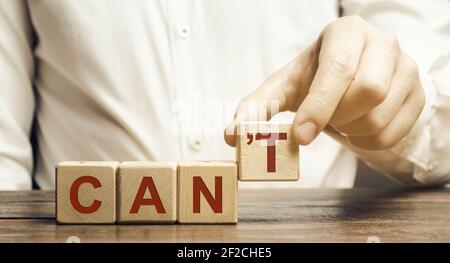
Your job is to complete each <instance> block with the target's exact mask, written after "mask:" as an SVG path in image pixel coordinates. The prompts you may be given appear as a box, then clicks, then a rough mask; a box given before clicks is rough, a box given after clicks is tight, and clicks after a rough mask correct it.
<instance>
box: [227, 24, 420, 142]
mask: <svg viewBox="0 0 450 263" xmlns="http://www.w3.org/2000/svg"><path fill="white" fill-rule="evenodd" d="M274 102H275V104H274ZM424 103H425V95H424V92H423V90H422V86H421V83H420V78H419V74H418V68H417V65H416V63H415V62H414V61H413V60H412V59H411V58H409V57H408V56H407V55H406V54H405V53H404V52H403V51H402V50H401V49H400V48H399V44H398V42H397V39H396V37H395V36H394V35H392V34H390V33H386V32H383V31H381V30H380V29H378V28H376V27H374V26H372V25H370V24H369V23H367V22H366V21H365V20H363V19H362V18H360V17H357V16H349V17H343V18H340V19H338V20H336V21H334V22H332V23H330V24H329V25H327V26H326V27H325V28H324V29H323V31H322V33H321V34H320V36H319V37H318V39H317V40H316V41H315V42H314V43H312V45H311V46H309V47H308V48H307V49H306V50H304V51H303V52H302V53H301V54H300V55H298V56H297V57H296V58H294V59H293V60H292V61H291V62H290V63H289V64H287V65H286V66H284V67H283V68H281V69H280V70H279V71H277V72H275V73H274V74H273V75H271V76H270V77H269V78H268V79H267V80H266V81H265V82H264V83H263V84H262V85H261V86H260V87H259V88H258V89H256V90H255V91H254V92H252V93H251V94H250V95H248V96H246V97H245V98H244V99H242V101H241V102H240V104H239V106H238V109H237V111H236V115H235V117H234V120H233V121H232V123H231V124H230V125H229V126H228V127H227V129H226V130H225V140H226V142H227V143H228V144H229V145H232V146H233V145H235V133H236V125H237V123H238V122H240V121H243V120H261V121H262V120H269V119H270V118H271V117H272V116H273V115H274V114H276V113H277V112H278V111H292V112H296V115H295V118H294V122H293V125H292V134H293V136H294V138H295V140H296V141H297V142H298V143H299V144H302V145H307V144H309V143H311V142H312V141H313V140H314V139H315V138H316V137H317V135H318V134H319V133H320V132H321V131H323V130H324V129H325V130H326V131H329V132H335V133H336V132H338V133H340V134H344V135H346V136H347V138H348V142H350V143H351V144H352V145H353V146H356V147H357V148H360V149H363V150H383V149H388V148H391V147H393V146H394V145H396V144H397V143H398V142H399V141H400V140H401V139H402V138H403V137H404V136H406V135H407V134H408V132H409V131H410V129H411V128H412V127H413V125H414V123H415V122H416V120H417V119H418V117H419V115H420V113H421V111H422V108H423V106H424ZM276 104H278V106H279V109H276V107H271V105H276ZM255 105H257V106H258V107H257V108H255ZM261 112H262V113H263V114H261Z"/></svg>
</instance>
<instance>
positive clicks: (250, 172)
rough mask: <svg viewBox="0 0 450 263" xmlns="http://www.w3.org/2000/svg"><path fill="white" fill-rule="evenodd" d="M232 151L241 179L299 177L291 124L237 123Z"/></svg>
mask: <svg viewBox="0 0 450 263" xmlns="http://www.w3.org/2000/svg"><path fill="white" fill-rule="evenodd" d="M236 151H237V160H238V164H239V180H241V181H296V180H298V179H299V157H298V144H297V143H296V142H295V140H294V138H293V137H292V136H291V124H285V123H271V122H241V123H239V124H238V127H237V145H236Z"/></svg>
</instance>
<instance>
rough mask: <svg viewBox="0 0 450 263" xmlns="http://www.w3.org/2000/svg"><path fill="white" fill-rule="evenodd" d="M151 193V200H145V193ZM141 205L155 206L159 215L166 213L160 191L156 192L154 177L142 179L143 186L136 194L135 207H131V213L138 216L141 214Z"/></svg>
mask: <svg viewBox="0 0 450 263" xmlns="http://www.w3.org/2000/svg"><path fill="white" fill-rule="evenodd" d="M147 189H148V190H149V191H150V195H151V198H150V199H145V198H144V195H145V191H146V190H147ZM141 205H154V206H155V208H156V211H157V212H158V214H164V213H166V210H165V209H164V206H163V204H162V202H161V198H159V194H158V190H156V187H155V183H154V182H153V178H152V177H144V178H142V182H141V185H140V186H139V190H138V192H137V194H136V198H135V199H134V202H133V205H132V206H131V210H130V213H131V214H137V213H138V212H139V208H140V207H141Z"/></svg>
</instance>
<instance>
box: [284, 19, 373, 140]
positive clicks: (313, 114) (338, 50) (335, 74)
mask: <svg viewBox="0 0 450 263" xmlns="http://www.w3.org/2000/svg"><path fill="white" fill-rule="evenodd" d="M320 38H321V41H319V43H320V47H319V48H320V53H319V61H318V68H317V71H316V74H315V76H314V79H313V81H312V83H311V86H310V89H309V93H308V95H306V97H305V99H304V100H303V102H302V103H301V104H300V107H299V108H298V110H297V113H296V115H295V118H294V123H293V126H292V132H293V134H294V137H295V139H296V140H297V142H298V143H299V144H302V145H306V144H309V143H310V142H311V141H312V140H314V138H315V137H316V136H317V135H318V134H319V132H320V131H322V130H323V129H324V127H325V126H326V125H327V123H328V122H329V121H330V119H331V117H332V116H333V113H334V111H335V109H336V107H337V106H338V104H339V102H340V100H341V98H342V97H343V96H344V94H345V92H346V90H347V88H348V87H349V86H350V83H351V81H352V80H353V77H354V76H355V74H356V71H357V68H358V63H359V58H360V57H361V54H362V51H363V49H364V45H365V37H364V34H363V32H362V29H358V28H355V29H349V28H346V27H344V26H338V27H334V28H330V29H328V30H324V32H323V33H322V35H321V36H320Z"/></svg>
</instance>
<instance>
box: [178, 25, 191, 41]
mask: <svg viewBox="0 0 450 263" xmlns="http://www.w3.org/2000/svg"><path fill="white" fill-rule="evenodd" d="M189 35H190V30H189V27H187V26H183V27H180V28H179V29H178V36H180V37H181V38H184V39H186V38H188V37H189Z"/></svg>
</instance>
